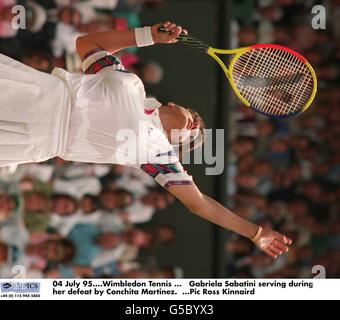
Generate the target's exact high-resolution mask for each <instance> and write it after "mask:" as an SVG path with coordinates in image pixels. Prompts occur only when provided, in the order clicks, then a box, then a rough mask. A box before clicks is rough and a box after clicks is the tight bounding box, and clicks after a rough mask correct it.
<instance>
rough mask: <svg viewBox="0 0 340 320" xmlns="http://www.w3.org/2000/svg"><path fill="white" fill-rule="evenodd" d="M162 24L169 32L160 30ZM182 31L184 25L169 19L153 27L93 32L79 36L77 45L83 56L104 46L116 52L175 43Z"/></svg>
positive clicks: (107, 49)
mask: <svg viewBox="0 0 340 320" xmlns="http://www.w3.org/2000/svg"><path fill="white" fill-rule="evenodd" d="M161 25H162V26H163V27H164V28H165V29H166V30H167V31H169V33H160V32H158V28H159V27H160V26H161ZM181 32H185V33H186V30H183V29H182V27H180V26H177V25H176V24H175V23H171V22H169V21H167V22H165V23H162V24H156V25H154V26H152V27H144V28H136V29H129V30H123V31H119V30H113V31H103V32H95V33H91V34H88V35H85V36H82V37H78V38H77V42H76V47H77V52H78V54H79V55H80V56H81V57H82V56H84V55H85V54H87V53H88V52H90V51H91V50H93V49H95V48H102V49H104V50H106V51H108V52H111V53H115V52H117V51H120V50H122V49H125V48H129V47H143V46H148V45H153V44H155V43H174V42H176V38H177V37H178V36H179V34H180V33H181Z"/></svg>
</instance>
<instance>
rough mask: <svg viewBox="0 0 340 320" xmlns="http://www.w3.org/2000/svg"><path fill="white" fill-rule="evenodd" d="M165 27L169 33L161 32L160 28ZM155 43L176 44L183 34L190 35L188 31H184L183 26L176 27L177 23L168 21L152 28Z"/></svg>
mask: <svg viewBox="0 0 340 320" xmlns="http://www.w3.org/2000/svg"><path fill="white" fill-rule="evenodd" d="M160 27H163V28H164V29H165V30H166V31H167V32H159V30H158V29H159V28H160ZM151 32H152V37H153V41H154V42H155V43H175V42H177V40H176V39H177V37H178V36H179V35H180V34H181V33H182V32H183V33H185V34H188V31H187V30H185V29H183V28H182V27H181V26H178V25H176V23H173V22H170V21H166V22H163V23H158V24H155V25H154V26H152V28H151Z"/></svg>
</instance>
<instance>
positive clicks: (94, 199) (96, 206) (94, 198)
mask: <svg viewBox="0 0 340 320" xmlns="http://www.w3.org/2000/svg"><path fill="white" fill-rule="evenodd" d="M85 198H87V199H90V200H91V203H92V206H93V207H92V211H91V212H94V211H96V210H98V209H99V206H100V205H99V199H98V197H97V196H94V195H92V194H85V195H84V196H83V199H85ZM91 212H88V213H91Z"/></svg>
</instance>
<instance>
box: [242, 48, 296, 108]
mask: <svg viewBox="0 0 340 320" xmlns="http://www.w3.org/2000/svg"><path fill="white" fill-rule="evenodd" d="M272 51H273V49H270V50H269V54H270V55H272ZM259 56H260V59H259V60H258V61H257V62H258V64H257V65H259V66H260V68H258V72H256V73H255V75H256V78H257V79H261V78H260V76H261V74H262V75H263V76H270V73H269V70H270V69H268V68H266V67H267V66H266V64H265V63H264V62H265V56H264V55H263V54H260V55H259ZM271 58H273V59H275V58H277V57H273V56H272V57H271ZM247 62H249V61H247ZM280 68H282V64H280ZM274 77H275V76H274ZM273 79H274V78H273ZM261 86H262V85H261V83H259V87H261ZM253 91H254V90H252V95H251V97H252V98H253V101H251V102H252V103H253V104H254V103H255V105H258V104H259V103H260V102H261V100H263V101H262V103H263V102H264V104H265V108H264V109H263V110H262V111H263V112H271V113H275V112H276V113H278V114H282V113H283V112H282V108H280V105H279V103H280V102H281V101H283V102H289V101H290V98H291V95H290V94H289V93H287V92H286V91H283V90H282V88H281V89H278V88H275V87H274V88H273V86H270V84H268V90H266V93H267V94H266V95H264V96H263V94H262V95H258V94H257V95H254V94H256V92H253ZM248 98H249V97H248ZM271 100H272V101H271ZM280 100H281V101H280ZM270 102H271V103H270ZM289 111H292V110H291V108H289Z"/></svg>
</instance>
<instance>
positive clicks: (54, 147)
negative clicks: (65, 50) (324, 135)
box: [0, 54, 71, 167]
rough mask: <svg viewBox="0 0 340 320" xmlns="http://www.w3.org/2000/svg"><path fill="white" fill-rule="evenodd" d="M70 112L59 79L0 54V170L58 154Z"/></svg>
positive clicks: (68, 101) (68, 97)
mask: <svg viewBox="0 0 340 320" xmlns="http://www.w3.org/2000/svg"><path fill="white" fill-rule="evenodd" d="M70 109H71V98H70V94H69V91H68V89H67V87H66V85H65V83H64V82H63V81H62V80H61V79H60V78H58V77H56V76H54V75H51V74H46V73H43V72H40V71H37V70H35V69H33V68H30V67H28V66H26V65H24V64H22V63H20V62H18V61H16V60H13V59H11V58H9V57H7V56H4V55H2V54H0V167H3V166H8V165H14V164H20V163H27V162H40V161H45V160H47V159H49V158H52V157H54V156H57V155H62V154H63V152H64V148H65V145H66V137H67V133H68V125H69V116H70Z"/></svg>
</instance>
